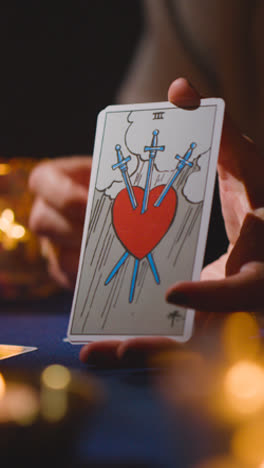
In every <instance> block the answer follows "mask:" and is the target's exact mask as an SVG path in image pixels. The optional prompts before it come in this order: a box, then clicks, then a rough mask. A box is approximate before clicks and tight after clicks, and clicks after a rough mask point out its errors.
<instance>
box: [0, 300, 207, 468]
mask: <svg viewBox="0 0 264 468" xmlns="http://www.w3.org/2000/svg"><path fill="white" fill-rule="evenodd" d="M0 305H1V313H0V343H1V344H16V345H24V346H36V347H37V348H38V349H37V351H34V352H30V353H27V354H23V355H20V356H17V357H13V358H10V359H7V360H4V361H0V371H1V372H3V373H4V371H5V370H12V369H14V370H15V369H26V370H28V369H29V370H31V371H32V370H34V371H37V372H40V371H41V370H42V369H43V368H44V367H45V366H47V365H49V364H53V363H59V364H63V365H66V366H69V367H71V368H73V369H78V370H80V371H81V372H83V373H91V374H92V375H94V376H96V377H97V378H98V379H99V381H100V382H101V384H102V386H103V388H104V389H105V392H106V395H107V400H106V403H105V404H104V405H102V407H100V408H99V409H98V410H97V411H96V413H95V414H94V415H93V417H92V421H91V420H90V415H89V414H88V415H87V420H86V419H85V418H84V425H83V426H82V430H81V431H80V433H78V437H77V436H76V438H75V440H73V441H72V444H73V447H74V448H73V450H74V453H75V454H76V455H75V456H76V460H77V459H78V463H82V464H81V466H87V465H88V464H91V463H92V466H96V467H97V466H98V467H99V466H115V467H118V466H128V467H129V466H137V467H138V466H143V467H144V466H152V467H163V468H166V467H168V468H170V467H173V468H175V467H179V468H185V467H186V468H187V467H191V466H193V461H194V460H197V459H198V458H200V457H202V456H203V455H204V454H207V453H208V452H210V450H211V448H212V447H214V440H213V438H212V434H211V433H210V428H207V427H201V426H199V423H198V426H196V427H195V424H197V422H196V423H194V422H192V421H189V420H187V418H186V416H185V414H184V413H183V414H180V413H179V414H178V415H177V417H175V415H174V416H173V418H172V419H171V418H170V415H169V414H168V411H167V410H166V407H165V405H164V402H162V401H161V399H160V398H159V396H158V394H157V392H156V391H155V388H154V386H153V377H154V376H153V374H155V373H157V372H159V369H152V370H150V369H148V370H147V369H118V370H117V369H115V370H114V369H108V370H96V369H92V368H89V367H88V366H86V365H84V364H82V363H81V362H80V361H79V351H80V346H76V345H74V346H73V345H71V344H70V343H68V342H65V341H64V338H65V337H66V332H67V325H68V319H69V314H70V308H71V296H70V295H68V294H59V295H57V296H54V297H52V298H49V299H44V300H38V301H32V302H25V303H22V302H20V303H13V304H11V303H1V304H0ZM190 446H191V450H190ZM76 466H79V465H77V461H76ZM89 466H90V465H89Z"/></svg>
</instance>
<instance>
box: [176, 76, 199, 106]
mask: <svg viewBox="0 0 264 468" xmlns="http://www.w3.org/2000/svg"><path fill="white" fill-rule="evenodd" d="M168 99H169V101H170V102H171V103H172V104H174V105H175V106H178V107H182V108H187V109H188V108H191V109H194V108H196V107H198V106H199V105H200V99H201V97H200V94H199V93H198V91H196V89H195V88H194V87H193V86H192V85H191V84H190V82H189V81H188V80H187V79H186V78H177V79H176V80H174V81H173V82H172V83H171V85H170V87H169V91H168Z"/></svg>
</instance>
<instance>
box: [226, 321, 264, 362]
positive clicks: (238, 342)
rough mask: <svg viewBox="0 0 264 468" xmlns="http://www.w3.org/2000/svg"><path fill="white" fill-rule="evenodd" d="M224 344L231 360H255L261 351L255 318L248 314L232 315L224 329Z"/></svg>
mask: <svg viewBox="0 0 264 468" xmlns="http://www.w3.org/2000/svg"><path fill="white" fill-rule="evenodd" d="M222 343H223V346H224V351H225V355H226V357H227V358H228V359H229V360H231V361H233V362H234V361H238V360H241V359H254V358H255V357H256V356H257V354H258V352H259V350H260V333H259V327H258V324H257V321H256V320H255V318H254V317H253V316H252V315H251V314H249V313H246V312H236V313H233V314H230V316H229V317H228V318H227V319H226V321H225V325H224V328H223V335H222Z"/></svg>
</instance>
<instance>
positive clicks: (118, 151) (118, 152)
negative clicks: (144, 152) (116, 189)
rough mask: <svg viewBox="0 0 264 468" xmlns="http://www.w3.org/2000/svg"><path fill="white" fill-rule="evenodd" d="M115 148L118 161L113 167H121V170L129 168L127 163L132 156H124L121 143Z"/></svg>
mask: <svg viewBox="0 0 264 468" xmlns="http://www.w3.org/2000/svg"><path fill="white" fill-rule="evenodd" d="M115 150H116V155H117V160H118V162H117V163H116V164H114V165H113V166H112V169H114V170H115V169H117V168H119V169H120V170H121V171H125V170H127V163H128V161H130V159H131V156H127V158H124V156H123V153H122V149H121V146H120V145H116V146H115Z"/></svg>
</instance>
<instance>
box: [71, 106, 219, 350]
mask: <svg viewBox="0 0 264 468" xmlns="http://www.w3.org/2000/svg"><path fill="white" fill-rule="evenodd" d="M223 114H224V103H223V101H222V100H221V99H204V100H202V101H201V105H200V107H198V108H197V109H195V110H186V109H181V108H178V107H176V106H173V105H172V104H170V103H168V102H162V103H153V104H136V105H122V106H110V107H107V108H106V109H105V110H104V111H102V112H101V113H100V114H99V117H98V123H97V130H96V139H95V148H94V157H93V167H92V175H91V181H90V189H89V195H88V204H87V211H86V218H85V225H84V232H83V240H82V247H81V256H80V263H79V271H78V278H77V282H76V288H75V294H74V299H73V306H72V311H71V317H70V322H69V328H68V337H69V340H70V341H71V342H72V343H85V342H88V341H91V340H99V339H106V338H113V337H118V338H121V339H122V338H124V339H125V338H129V337H135V336H169V337H174V338H175V339H177V340H178V341H186V340H187V339H188V338H189V337H190V336H191V333H192V327H193V319H194V311H193V310H186V309H185V308H184V307H177V306H174V305H171V304H168V303H166V301H165V292H166V290H167V289H168V287H169V286H171V285H173V284H174V283H176V282H177V281H182V280H197V279H199V276H200V272H201V268H202V263H203V256H204V250H205V245H206V238H207V230H208V223H209V216H210V210H211V203H212V196H213V189H214V182H215V175H216V165H217V157H218V152H219V144H220V138H221V131H222V122H223Z"/></svg>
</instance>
